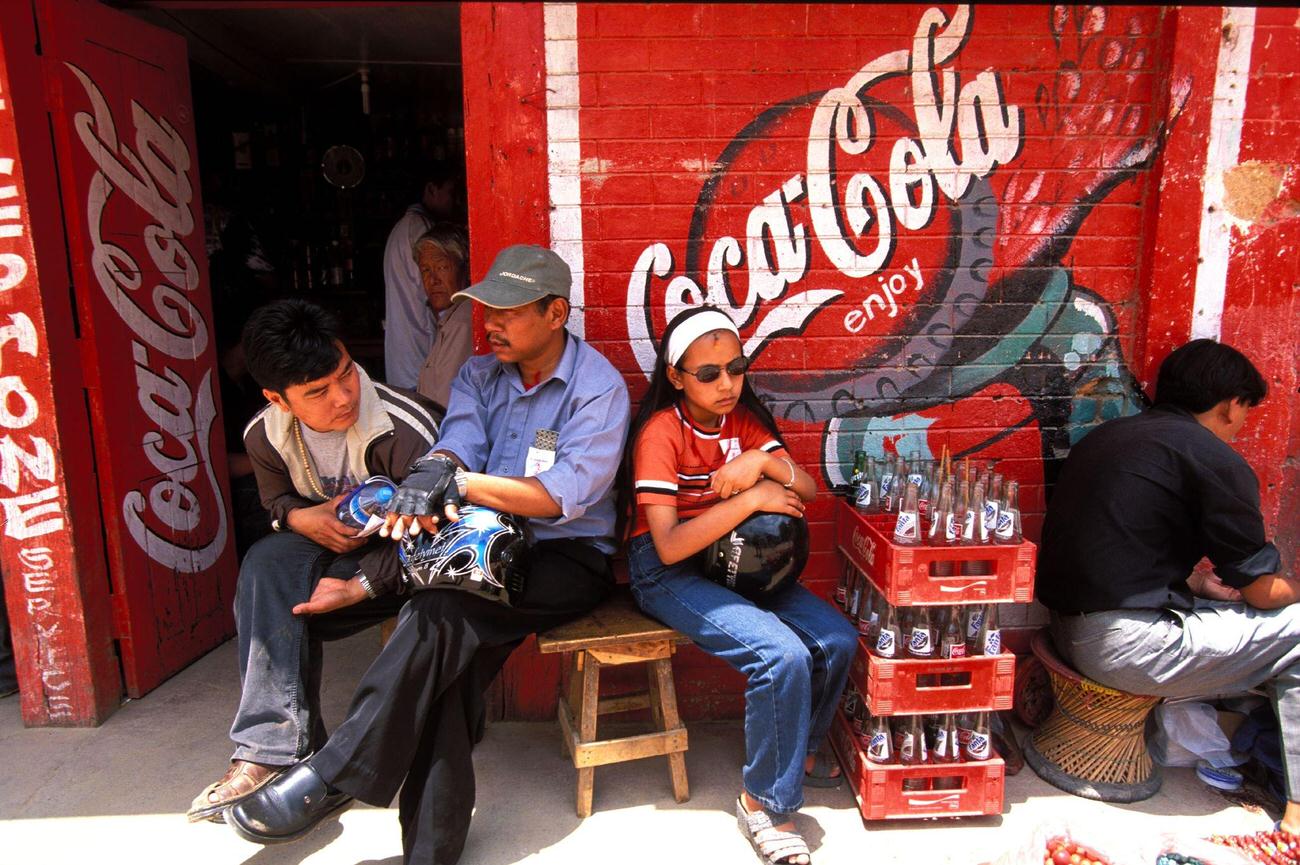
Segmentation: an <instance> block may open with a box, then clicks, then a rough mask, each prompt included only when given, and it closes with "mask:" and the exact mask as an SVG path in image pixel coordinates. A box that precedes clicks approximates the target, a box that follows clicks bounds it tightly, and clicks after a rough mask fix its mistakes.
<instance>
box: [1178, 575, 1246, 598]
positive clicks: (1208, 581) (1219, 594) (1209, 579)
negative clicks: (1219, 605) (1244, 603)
mask: <svg viewBox="0 0 1300 865" xmlns="http://www.w3.org/2000/svg"><path fill="white" fill-rule="evenodd" d="M1187 587H1188V588H1189V589H1191V590H1192V594H1193V595H1196V596H1197V597H1198V598H1208V599H1209V600H1211V601H1240V600H1241V592H1239V591H1237V590H1236V589H1234V588H1232V586H1225V585H1224V584H1223V581H1222V580H1220V579H1219V577H1218V575H1217V574H1215V573H1213V572H1211V571H1193V572H1192V575H1191V576H1190V577H1188V578H1187Z"/></svg>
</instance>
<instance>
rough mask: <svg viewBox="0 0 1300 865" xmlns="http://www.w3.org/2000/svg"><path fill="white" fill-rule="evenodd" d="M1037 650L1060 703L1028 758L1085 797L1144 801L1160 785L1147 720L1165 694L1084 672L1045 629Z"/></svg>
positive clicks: (1037, 769)
mask: <svg viewBox="0 0 1300 865" xmlns="http://www.w3.org/2000/svg"><path fill="white" fill-rule="evenodd" d="M1033 652H1034V656H1035V657H1036V658H1038V660H1039V661H1040V662H1041V663H1042V665H1043V666H1044V667H1046V668H1047V672H1048V675H1049V676H1050V677H1051V680H1052V694H1053V696H1054V697H1055V698H1056V706H1055V707H1054V708H1053V709H1052V714H1051V715H1050V716H1048V718H1047V720H1046V721H1044V722H1043V725H1042V726H1041V727H1039V728H1038V729H1037V730H1035V731H1034V734H1033V736H1032V737H1031V739H1030V742H1029V744H1028V746H1027V747H1026V748H1025V761H1026V762H1027V763H1029V765H1030V766H1031V767H1032V768H1033V770H1034V771H1035V772H1036V773H1038V775H1039V777H1041V778H1042V779H1043V780H1044V781H1047V782H1048V783H1050V784H1052V785H1054V786H1056V787H1059V788H1060V789H1062V790H1065V791H1066V792H1067V793H1073V794H1074V795H1076V796H1082V797H1084V798H1085V799H1099V800H1101V801H1103V802H1139V801H1141V800H1143V799H1149V798H1150V797H1152V796H1154V795H1155V794H1156V791H1157V790H1159V789H1160V782H1161V775H1160V767H1159V766H1157V765H1155V763H1154V762H1153V761H1152V760H1151V755H1150V754H1149V753H1147V746H1146V736H1145V731H1146V721H1147V716H1148V715H1150V714H1151V710H1152V709H1153V708H1155V706H1156V704H1157V703H1159V702H1160V699H1161V698H1160V697H1151V696H1144V695H1140V694H1127V693H1125V692H1123V691H1117V690H1115V689H1114V688H1108V687H1106V686H1105V685H1102V684H1099V683H1097V682H1094V681H1093V680H1091V679H1089V678H1087V677H1086V676H1083V675H1081V674H1079V673H1078V672H1077V671H1076V670H1074V669H1072V668H1071V667H1070V666H1069V665H1068V664H1066V662H1065V661H1063V660H1062V659H1061V657H1060V656H1059V655H1058V654H1057V653H1056V649H1055V647H1054V646H1053V645H1052V638H1051V635H1050V634H1049V633H1048V632H1047V630H1046V629H1044V630H1040V631H1039V632H1038V633H1037V634H1035V635H1034V639H1033Z"/></svg>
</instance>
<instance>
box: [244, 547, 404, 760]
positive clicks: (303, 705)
mask: <svg viewBox="0 0 1300 865" xmlns="http://www.w3.org/2000/svg"><path fill="white" fill-rule="evenodd" d="M371 543H390V541H386V540H385V541H372V542H371ZM364 551H365V547H362V548H361V549H360V550H356V551H354V552H352V553H348V554H346V555H342V556H340V555H337V554H335V553H332V552H330V551H329V550H327V549H325V548H324V547H322V546H321V545H320V544H317V543H316V542H315V541H311V540H308V539H307V538H305V537H303V536H302V535H298V534H294V533H293V532H276V533H274V534H270V535H267V536H266V537H264V538H262V539H261V540H260V541H258V542H257V543H255V544H253V546H252V547H251V548H250V549H249V550H248V554H247V555H245V556H244V561H243V562H242V563H241V564H240V566H239V584H238V587H237V589H236V591H235V627H236V629H237V630H238V633H239V683H240V686H241V693H240V698H239V709H238V711H236V713H235V722H234V724H232V725H231V728H230V738H231V740H232V741H234V743H235V753H234V759H236V760H250V761H252V762H254V763H265V764H267V765H269V766H288V765H291V764H293V763H296V762H297V761H298V760H300V759H302V758H303V757H305V756H307V755H308V754H309V753H311V752H312V751H315V750H316V749H318V748H320V747H321V746H322V745H324V744H325V739H326V731H325V721H324V719H323V718H321V711H320V681H321V656H322V654H323V653H322V645H321V644H322V642H323V641H327V640H338V639H341V638H343V637H348V636H351V635H352V634H355V633H357V632H359V631H362V630H365V629H366V628H368V627H370V626H372V625H377V624H379V623H380V622H382V621H384V620H385V619H387V618H390V617H392V616H396V615H397V613H398V611H399V610H400V609H401V608H402V604H403V603H404V602H405V601H406V600H407V598H406V597H405V596H402V595H385V596H382V597H379V598H375V599H373V600H365V601H362V602H361V603H359V604H353V605H352V606H350V607H344V608H343V609H341V610H335V611H333V612H331V613H325V614H324V615H320V616H311V617H310V618H309V617H305V616H295V615H294V614H293V612H292V610H293V607H294V605H295V604H300V603H302V602H304V601H306V600H307V599H308V598H310V597H311V593H312V589H314V588H315V587H316V583H317V582H319V581H320V578H321V577H325V576H328V577H337V578H339V579H350V578H351V577H352V576H353V575H354V574H355V573H356V572H357V562H358V561H359V560H360V559H361V554H362V553H363V552H364Z"/></svg>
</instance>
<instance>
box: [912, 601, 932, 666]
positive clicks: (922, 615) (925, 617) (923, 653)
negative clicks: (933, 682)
mask: <svg viewBox="0 0 1300 865" xmlns="http://www.w3.org/2000/svg"><path fill="white" fill-rule="evenodd" d="M911 618H912V621H911V629H910V631H909V632H908V637H907V654H908V655H910V656H911V657H913V658H933V657H934V651H935V646H934V632H933V630H932V629H931V626H930V608H929V607H915V608H913V609H912V617H911Z"/></svg>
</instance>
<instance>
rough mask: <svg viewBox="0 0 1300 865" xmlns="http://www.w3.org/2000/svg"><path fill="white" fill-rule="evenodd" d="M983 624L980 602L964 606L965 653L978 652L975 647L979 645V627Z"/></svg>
mask: <svg viewBox="0 0 1300 865" xmlns="http://www.w3.org/2000/svg"><path fill="white" fill-rule="evenodd" d="M983 626H984V607H983V605H982V604H971V605H969V606H968V607H966V654H967V655H974V654H978V652H977V650H976V647H977V646H979V637H980V629H981V628H982V627H983Z"/></svg>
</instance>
